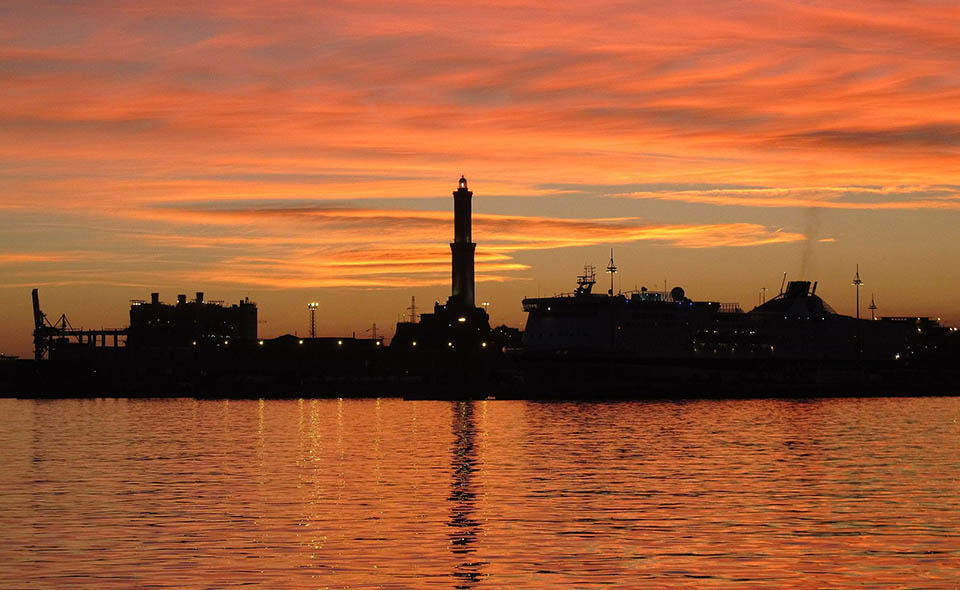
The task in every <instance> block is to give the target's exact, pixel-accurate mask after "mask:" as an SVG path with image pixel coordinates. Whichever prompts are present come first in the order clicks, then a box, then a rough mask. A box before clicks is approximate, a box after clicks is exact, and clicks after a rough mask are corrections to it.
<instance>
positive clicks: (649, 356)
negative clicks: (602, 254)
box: [520, 266, 937, 361]
mask: <svg viewBox="0 0 960 590" xmlns="http://www.w3.org/2000/svg"><path fill="white" fill-rule="evenodd" d="M595 283H596V275H595V272H594V269H593V267H590V266H587V267H585V269H584V272H583V274H581V275H579V276H578V277H577V289H576V290H575V291H574V292H573V293H568V294H558V295H554V296H552V297H537V298H526V299H524V300H523V310H524V311H525V312H527V314H528V316H527V323H526V328H525V330H524V333H523V347H522V349H521V351H520V352H521V353H524V354H530V353H533V354H538V353H539V354H544V353H546V354H564V355H577V354H580V355H587V356H596V355H607V356H609V357H611V358H632V359H645V360H671V361H675V360H684V359H712V358H727V359H781V360H817V361H855V360H874V361H876V360H896V359H902V358H908V357H910V356H912V355H914V354H916V353H917V352H918V350H919V349H918V347H920V346H922V344H921V343H920V342H919V337H920V336H922V335H923V333H924V330H927V331H929V330H930V329H933V328H936V327H937V326H936V325H935V324H936V323H935V322H932V321H931V320H930V319H929V318H916V319H915V320H914V319H911V320H910V321H905V320H904V318H881V319H879V320H876V321H871V320H861V319H857V318H852V317H849V316H844V315H841V314H838V313H836V312H835V311H834V310H833V309H832V308H831V307H830V306H829V305H828V304H827V303H826V302H825V301H824V300H823V299H822V298H820V297H819V296H818V295H817V294H816V288H817V284H816V283H813V284H812V286H811V283H810V282H809V281H792V282H790V283H788V284H787V285H786V289H785V290H784V291H782V292H781V293H780V294H779V295H777V296H776V297H774V298H772V299H770V300H769V301H766V302H764V303H763V304H761V305H759V306H757V307H756V308H754V309H752V310H751V311H749V312H744V311H743V310H742V309H741V308H740V306H739V305H738V304H736V303H721V302H718V301H695V300H693V299H690V298H689V297H687V295H686V293H685V291H684V290H683V288H681V287H674V288H673V289H672V290H670V291H669V292H667V291H648V290H647V289H646V288H643V289H641V290H639V291H634V292H629V293H617V294H613V292H612V291H613V290H612V288H611V290H610V291H609V292H608V293H606V294H597V293H594V292H593V285H594V284H595Z"/></svg>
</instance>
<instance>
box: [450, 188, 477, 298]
mask: <svg viewBox="0 0 960 590" xmlns="http://www.w3.org/2000/svg"><path fill="white" fill-rule="evenodd" d="M471 199H473V192H472V191H470V190H469V189H468V188H467V179H466V178H464V177H463V176H461V177H460V182H459V183H458V186H457V190H455V191H453V243H451V244H450V252H451V253H452V255H453V286H452V289H451V293H450V299H449V300H447V305H448V306H449V307H451V308H457V309H464V310H466V309H473V308H474V307H476V303H475V298H474V264H473V257H474V252H476V249H477V245H476V244H475V243H473V231H472V227H471V225H472V221H471V217H472V216H473V212H472V210H471V207H472V205H471V202H470V201H471Z"/></svg>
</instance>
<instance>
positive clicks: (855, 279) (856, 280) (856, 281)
mask: <svg viewBox="0 0 960 590" xmlns="http://www.w3.org/2000/svg"><path fill="white" fill-rule="evenodd" d="M853 284H854V286H855V287H856V288H857V319H858V320H859V319H860V286H861V285H863V281H861V280H860V265H859V264H858V265H857V274H856V275H855V276H854V277H853Z"/></svg>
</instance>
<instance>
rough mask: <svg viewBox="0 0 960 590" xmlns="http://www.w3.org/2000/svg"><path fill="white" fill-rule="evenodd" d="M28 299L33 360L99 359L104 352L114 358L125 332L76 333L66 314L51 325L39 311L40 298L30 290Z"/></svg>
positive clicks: (86, 331)
mask: <svg viewBox="0 0 960 590" xmlns="http://www.w3.org/2000/svg"><path fill="white" fill-rule="evenodd" d="M32 297H33V354H34V358H35V360H38V361H41V360H47V359H51V358H75V359H76V358H80V359H83V358H92V357H95V356H100V357H102V356H104V354H105V353H107V352H109V354H110V355H112V356H115V355H116V354H117V350H118V349H119V346H120V343H121V338H125V337H126V334H127V330H123V329H100V330H84V329H82V328H80V329H77V328H74V327H73V326H72V325H71V324H70V320H68V319H67V316H66V314H60V318H59V319H57V321H55V322H51V321H50V320H49V319H48V318H47V315H46V314H45V313H43V311H42V310H41V309H40V294H39V291H38V290H37V289H34V290H33V292H32ZM108 338H109V340H108ZM108 347H109V348H110V349H111V350H110V351H107V350H105V349H107V348H108Z"/></svg>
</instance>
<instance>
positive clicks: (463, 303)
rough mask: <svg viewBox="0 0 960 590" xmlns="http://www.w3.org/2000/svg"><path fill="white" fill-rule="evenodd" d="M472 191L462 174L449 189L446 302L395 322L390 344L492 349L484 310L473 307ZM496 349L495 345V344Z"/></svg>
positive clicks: (413, 347) (480, 351)
mask: <svg viewBox="0 0 960 590" xmlns="http://www.w3.org/2000/svg"><path fill="white" fill-rule="evenodd" d="M472 199H473V193H472V192H471V191H470V189H469V187H467V179H466V178H465V177H463V176H461V177H460V180H459V181H458V182H457V190H455V191H453V241H452V242H451V243H450V255H451V259H452V260H451V263H452V264H451V271H452V272H451V285H450V297H448V298H447V302H446V303H440V302H439V301H435V302H434V304H433V313H421V314H420V321H419V322H417V321H416V317H415V316H413V315H412V314H411V318H410V321H409V322H405V321H399V322H397V331H396V332H395V334H394V337H393V340H392V341H391V342H390V348H397V349H399V350H406V351H408V352H409V353H411V354H412V353H413V352H414V351H422V350H424V349H428V350H429V349H433V350H445V351H447V352H448V353H452V354H465V355H471V354H475V353H476V354H488V353H489V352H490V351H491V350H494V348H495V347H494V346H493V342H494V340H493V336H492V335H491V330H490V316H489V315H488V314H487V310H486V309H484V308H482V307H477V304H476V294H475V291H474V287H475V283H476V278H475V276H474V270H475V269H474V254H475V252H476V250H477V245H476V244H475V243H474V242H473V231H472V227H471V224H472V223H471V216H472V211H471V209H472V203H471V200H472ZM497 350H499V348H497Z"/></svg>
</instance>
